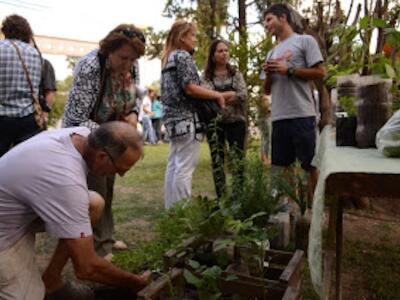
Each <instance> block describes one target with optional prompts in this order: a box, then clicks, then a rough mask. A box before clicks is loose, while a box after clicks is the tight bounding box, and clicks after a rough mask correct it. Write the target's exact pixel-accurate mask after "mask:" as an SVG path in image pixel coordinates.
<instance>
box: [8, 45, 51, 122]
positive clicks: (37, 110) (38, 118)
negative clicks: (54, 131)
mask: <svg viewBox="0 0 400 300" xmlns="http://www.w3.org/2000/svg"><path fill="white" fill-rule="evenodd" d="M10 43H11V44H12V45H13V46H14V48H15V50H16V51H17V54H18V58H19V60H20V61H21V64H22V68H23V69H24V73H25V77H26V81H27V82H28V84H29V88H30V90H31V94H32V104H33V108H34V117H35V122H36V124H37V126H38V127H39V128H40V129H44V128H45V127H46V123H45V121H44V119H43V117H42V108H41V106H40V102H39V98H38V95H36V94H35V91H34V89H33V85H32V81H31V78H30V77H29V72H28V68H27V67H26V64H25V62H24V59H23V58H22V55H21V52H20V51H19V49H18V47H17V45H15V43H14V42H13V41H10Z"/></svg>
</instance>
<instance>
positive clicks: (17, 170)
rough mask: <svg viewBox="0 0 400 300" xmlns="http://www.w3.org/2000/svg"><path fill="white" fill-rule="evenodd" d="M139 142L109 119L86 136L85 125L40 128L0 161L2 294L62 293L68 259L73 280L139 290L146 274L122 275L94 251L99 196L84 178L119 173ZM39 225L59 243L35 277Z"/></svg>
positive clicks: (34, 299)
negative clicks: (63, 272)
mask: <svg viewBox="0 0 400 300" xmlns="http://www.w3.org/2000/svg"><path fill="white" fill-rule="evenodd" d="M142 144H143V142H142V138H141V136H140V135H139V134H138V133H137V132H136V129H134V128H133V127H132V126H130V125H128V124H126V123H123V122H108V123H105V124H103V125H101V126H100V127H99V128H98V129H97V130H95V131H93V132H92V133H90V131H89V130H88V129H87V128H85V127H75V128H68V129H61V130H54V131H49V132H44V133H41V134H39V135H37V136H35V137H33V138H31V139H30V140H28V141H26V142H24V143H22V144H20V145H18V146H17V147H15V148H13V149H12V150H11V151H9V152H8V153H6V154H5V155H4V156H3V157H2V158H1V159H0V299H20V300H24V299H26V300H28V299H29V300H42V299H43V297H44V296H45V293H46V294H48V295H51V294H54V293H57V292H59V291H60V290H61V291H62V290H63V289H64V287H65V286H64V283H63V282H62V279H61V272H62V269H63V267H64V266H65V264H66V262H67V261H68V259H69V258H71V260H72V263H73V266H74V270H75V274H76V276H77V277H78V278H79V279H83V280H91V281H95V282H100V283H103V284H107V285H113V286H120V287H126V288H129V289H131V290H132V291H138V290H140V289H141V288H143V287H144V285H145V284H146V282H147V279H148V276H149V274H144V275H142V276H139V275H134V274H130V273H128V272H124V271H122V270H120V269H118V268H116V267H115V266H113V265H112V264H111V263H109V262H108V261H106V260H105V259H103V258H101V257H99V256H98V255H97V254H96V252H95V250H94V247H93V238H92V226H91V225H92V224H93V223H94V222H96V220H97V219H98V218H99V216H100V215H101V213H102V210H103V208H104V200H103V198H102V197H101V196H100V195H99V194H97V193H96V192H92V191H89V190H88V188H87V182H86V176H87V172H88V171H90V172H92V173H93V174H96V175H99V176H103V175H112V174H119V175H120V176H123V175H124V174H125V172H127V171H128V170H129V169H130V168H131V167H132V166H133V165H134V164H135V163H136V162H137V160H138V159H139V158H140V157H141V155H142V151H143V149H142V148H143V146H142ZM43 225H44V228H45V230H46V231H47V232H48V233H49V234H51V235H54V236H56V237H57V238H59V242H58V245H57V248H56V250H55V252H54V254H53V257H52V259H51V261H50V263H49V265H48V267H47V269H46V270H45V271H44V273H43V275H42V278H41V275H40V273H39V270H38V267H37V265H36V262H35V257H34V254H35V253H34V242H35V232H37V231H40V230H41V229H43ZM65 292H67V291H65ZM67 298H68V297H67Z"/></svg>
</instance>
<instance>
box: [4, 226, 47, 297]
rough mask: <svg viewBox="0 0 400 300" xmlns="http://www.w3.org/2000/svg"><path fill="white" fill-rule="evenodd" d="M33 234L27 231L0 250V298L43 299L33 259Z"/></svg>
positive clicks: (41, 287) (38, 275)
mask: <svg viewBox="0 0 400 300" xmlns="http://www.w3.org/2000/svg"><path fill="white" fill-rule="evenodd" d="M34 248H35V236H34V234H33V233H28V234H26V235H25V236H24V237H22V238H21V239H20V240H19V241H18V242H17V243H16V244H15V245H14V246H12V247H11V248H8V249H6V250H4V251H1V252H0V299H1V300H43V298H44V294H45V287H44V283H43V281H42V277H41V275H40V272H39V268H38V265H37V264H36V260H35V251H34Z"/></svg>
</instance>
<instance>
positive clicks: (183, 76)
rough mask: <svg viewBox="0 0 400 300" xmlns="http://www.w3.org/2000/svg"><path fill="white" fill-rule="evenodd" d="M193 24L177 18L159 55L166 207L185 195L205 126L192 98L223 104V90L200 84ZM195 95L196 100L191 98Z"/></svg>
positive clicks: (222, 105) (186, 194) (189, 186)
mask: <svg viewBox="0 0 400 300" xmlns="http://www.w3.org/2000/svg"><path fill="white" fill-rule="evenodd" d="M196 33H197V30H196V26H195V25H194V24H193V23H190V22H186V21H183V20H180V21H176V22H175V23H174V24H173V25H172V27H171V30H170V31H169V33H168V37H167V41H166V43H165V47H164V51H163V55H162V60H161V62H162V75H161V101H162V104H163V107H164V117H163V120H164V126H165V128H166V129H167V131H168V135H169V137H170V139H171V140H170V152H169V156H168V165H167V171H166V174H165V207H166V208H169V207H171V206H172V205H173V204H174V203H176V202H178V201H180V200H182V199H188V198H190V196H191V190H192V175H193V171H194V169H195V167H196V164H197V160H198V156H199V147H200V141H201V139H202V136H203V132H204V131H205V128H204V127H205V126H204V125H203V124H201V123H200V122H199V121H198V116H197V114H196V113H195V112H194V110H193V107H192V104H191V101H216V102H217V103H218V105H219V106H220V107H221V108H223V107H224V105H225V99H224V97H223V95H222V93H219V92H216V91H211V90H208V89H206V88H204V87H202V86H201V80H200V77H199V74H198V70H197V68H196V66H195V64H194V62H193V58H192V54H193V52H194V49H195V46H196ZM193 98H195V99H196V100H191V99H193Z"/></svg>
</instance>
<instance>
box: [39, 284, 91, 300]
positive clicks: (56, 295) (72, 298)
mask: <svg viewBox="0 0 400 300" xmlns="http://www.w3.org/2000/svg"><path fill="white" fill-rule="evenodd" d="M44 300H94V293H93V290H92V289H91V288H90V287H88V286H86V285H83V284H78V283H75V282H69V281H67V282H66V283H65V285H64V286H63V287H62V288H60V289H58V290H56V291H54V292H52V293H49V294H47V295H46V296H45V297H44Z"/></svg>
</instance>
